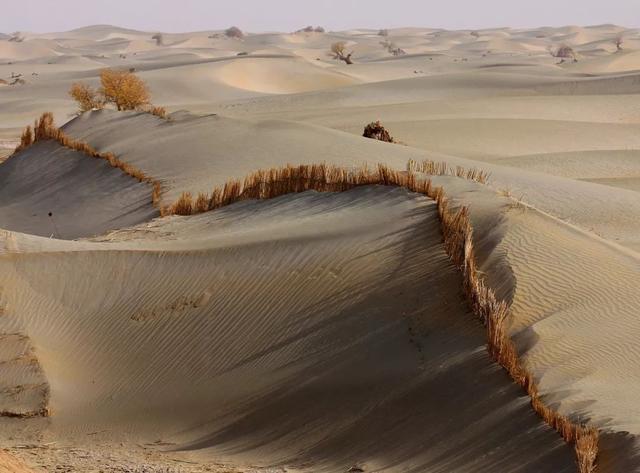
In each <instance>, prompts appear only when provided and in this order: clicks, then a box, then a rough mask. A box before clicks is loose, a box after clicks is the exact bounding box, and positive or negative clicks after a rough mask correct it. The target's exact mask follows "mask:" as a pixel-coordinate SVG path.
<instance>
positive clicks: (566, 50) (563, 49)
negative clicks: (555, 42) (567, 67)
mask: <svg viewBox="0 0 640 473" xmlns="http://www.w3.org/2000/svg"><path fill="white" fill-rule="evenodd" d="M549 52H550V53H551V55H552V56H553V57H557V58H560V59H562V62H564V60H565V59H573V62H578V58H577V57H576V53H575V51H574V50H573V48H572V47H571V46H567V45H566V44H563V45H562V46H560V47H558V49H556V50H555V51H554V50H553V49H552V48H549Z"/></svg>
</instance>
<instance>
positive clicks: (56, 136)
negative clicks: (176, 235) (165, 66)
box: [14, 107, 164, 208]
mask: <svg viewBox="0 0 640 473" xmlns="http://www.w3.org/2000/svg"><path fill="white" fill-rule="evenodd" d="M157 109H158V107H155V108H153V109H152V111H150V112H149V113H151V114H152V115H156V116H158V117H160V118H164V115H161V114H159V113H160V112H156V110H157ZM42 140H55V141H57V142H58V143H59V144H60V145H61V146H64V147H66V148H69V149H72V150H74V151H79V152H81V153H84V154H85V155H87V156H90V157H92V158H98V159H104V160H106V161H108V162H109V164H110V165H111V166H112V167H114V168H117V169H120V170H121V171H122V172H123V173H125V174H127V175H129V176H131V177H133V178H135V179H137V180H138V182H143V183H146V184H151V186H152V187H153V190H152V193H151V202H152V204H153V206H154V207H156V208H158V207H159V206H160V197H161V193H162V184H161V183H160V181H158V180H155V179H152V178H151V177H149V176H147V175H146V174H145V173H144V172H143V171H142V170H140V169H138V168H137V167H135V166H132V165H131V164H128V163H125V162H124V161H122V160H121V159H118V157H116V156H115V155H114V154H113V153H100V152H99V151H96V150H95V149H94V148H93V147H92V146H91V145H89V144H88V143H85V142H83V141H79V140H76V139H74V138H72V137H70V136H69V135H67V134H66V133H65V132H64V131H62V129H61V128H59V127H57V126H56V125H55V122H54V119H53V114H52V113H51V112H45V113H43V114H42V115H41V116H40V118H38V119H37V120H36V121H35V123H34V126H33V131H32V129H31V126H29V125H28V126H27V127H26V128H25V129H24V131H23V133H22V136H21V137H20V144H19V145H18V146H17V147H16V149H15V152H14V153H17V152H19V151H22V150H24V149H26V148H28V147H29V146H31V145H32V144H33V143H36V142H38V141H42Z"/></svg>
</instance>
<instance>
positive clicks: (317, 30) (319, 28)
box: [313, 26, 324, 33]
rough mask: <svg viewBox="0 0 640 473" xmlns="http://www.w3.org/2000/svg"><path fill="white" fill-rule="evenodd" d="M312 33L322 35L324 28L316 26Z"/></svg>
mask: <svg viewBox="0 0 640 473" xmlns="http://www.w3.org/2000/svg"><path fill="white" fill-rule="evenodd" d="M313 31H314V32H316V33H324V28H323V27H322V26H316V28H315V29H314V30H313Z"/></svg>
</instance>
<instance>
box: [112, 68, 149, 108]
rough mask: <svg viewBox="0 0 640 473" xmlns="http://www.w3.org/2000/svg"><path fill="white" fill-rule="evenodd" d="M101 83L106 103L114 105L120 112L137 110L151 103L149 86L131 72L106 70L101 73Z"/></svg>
mask: <svg viewBox="0 0 640 473" xmlns="http://www.w3.org/2000/svg"><path fill="white" fill-rule="evenodd" d="M100 82H101V83H102V87H101V88H100V94H101V95H102V96H103V97H104V101H105V102H107V103H112V104H114V105H115V106H116V108H117V109H118V110H136V109H137V108H139V107H141V106H143V105H146V104H148V103H149V90H148V89H147V85H146V84H145V83H144V81H143V80H142V79H140V78H139V77H138V76H136V75H135V74H133V73H131V72H128V71H123V70H117V69H104V70H103V71H102V72H100Z"/></svg>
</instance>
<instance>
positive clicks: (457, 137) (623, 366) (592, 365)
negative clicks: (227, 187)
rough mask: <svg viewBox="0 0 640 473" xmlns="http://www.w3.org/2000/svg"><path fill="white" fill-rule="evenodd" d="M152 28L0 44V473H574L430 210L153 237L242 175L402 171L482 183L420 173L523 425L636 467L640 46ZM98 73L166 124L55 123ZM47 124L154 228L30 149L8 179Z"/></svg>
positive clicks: (264, 222) (328, 197) (397, 209)
mask: <svg viewBox="0 0 640 473" xmlns="http://www.w3.org/2000/svg"><path fill="white" fill-rule="evenodd" d="M156 33H157V32H141V31H134V30H128V29H123V28H118V27H114V26H106V25H100V26H89V27H86V28H81V29H77V30H73V31H67V32H57V33H47V34H35V33H29V32H21V33H20V34H19V37H20V41H15V40H14V41H11V40H10V39H11V37H10V36H7V37H3V39H0V78H2V79H4V80H5V81H6V84H3V85H0V357H1V358H0V449H2V450H0V472H4V471H17V472H20V471H25V472H26V471H33V472H41V471H60V470H62V471H122V472H129V471H184V472H200V471H218V472H262V473H266V472H284V471H287V472H320V471H323V472H346V471H365V472H369V471H376V472H381V471H385V472H400V471H403V472H540V471H549V472H573V471H578V470H577V467H576V464H575V462H576V460H575V454H574V449H573V445H572V444H571V443H566V442H564V441H563V438H562V437H561V436H560V435H558V433H556V432H555V431H554V430H553V429H552V428H551V427H549V426H548V425H547V424H546V423H545V422H543V421H542V419H540V418H539V417H538V416H537V415H536V413H535V412H534V411H533V410H532V409H531V406H530V401H529V398H528V397H527V395H526V393H525V392H524V391H523V390H522V389H521V388H520V386H518V385H517V384H515V383H514V382H513V380H512V379H511V378H510V377H509V376H508V375H507V374H506V373H505V371H504V370H503V369H502V368H501V367H500V366H499V365H498V364H496V363H495V362H494V360H493V359H492V358H491V356H490V354H489V353H488V352H487V351H486V350H485V345H486V340H485V334H484V330H483V328H482V325H481V324H480V323H478V321H477V320H475V315H474V314H473V313H472V309H471V308H470V307H469V305H468V304H467V301H466V300H465V298H464V294H463V290H462V282H461V281H462V279H461V274H460V271H459V268H456V265H455V264H454V263H453V262H452V261H451V260H450V259H449V257H448V256H447V253H446V251H445V247H444V245H443V242H442V234H441V228H440V223H439V218H438V211H437V208H436V207H437V206H436V204H435V203H434V202H433V201H432V200H430V199H428V198H426V197H425V196H422V195H418V194H416V193H412V192H408V191H407V190H406V189H402V188H391V187H386V186H365V187H360V188H357V189H352V190H348V191H345V192H339V193H333V192H329V193H324V192H323V193H319V192H315V191H308V192H304V193H298V194H290V195H283V196H280V197H277V198H274V199H270V200H264V201H263V200H260V201H255V200H247V201H243V202H238V203H234V204H232V205H229V206H225V207H223V208H220V209H217V210H212V211H209V212H204V213H201V214H198V215H190V216H180V215H164V214H162V212H161V211H162V205H171V204H172V203H174V202H175V201H176V200H177V199H178V198H179V197H180V196H181V195H182V193H184V192H190V193H191V194H192V195H193V196H194V197H195V196H196V195H198V193H209V192H211V190H212V189H213V188H214V187H215V186H222V185H224V183H225V182H227V181H228V180H229V179H238V178H243V177H244V176H246V175H248V174H250V173H252V172H254V171H256V170H258V169H270V168H276V167H281V166H286V165H287V164H294V165H298V164H314V163H321V162H324V163H327V164H330V165H336V166H343V167H346V168H350V167H354V166H361V165H363V164H364V163H367V164H369V165H371V166H375V165H376V164H378V163H383V164H386V165H387V166H389V167H390V168H392V169H396V170H398V171H405V170H406V169H407V163H408V162H409V161H410V160H414V161H417V162H420V161H422V160H432V161H436V162H445V163H447V165H448V166H450V167H452V168H453V167H455V166H463V167H464V168H466V169H471V168H476V169H481V170H482V171H484V172H486V173H488V174H489V175H490V177H489V180H488V182H487V183H480V182H474V181H470V180H467V179H463V178H459V177H455V176H432V177H431V178H432V179H433V183H434V185H438V186H442V187H443V189H444V190H445V192H446V194H447V196H448V197H449V199H450V200H451V203H452V205H453V206H454V207H461V206H467V207H468V208H469V211H470V218H471V224H472V228H473V242H474V246H475V251H476V255H477V260H478V264H479V270H480V273H481V274H482V277H483V278H484V280H485V281H486V284H487V285H488V286H490V287H491V288H492V289H493V291H495V294H496V296H497V297H498V298H499V299H500V300H504V301H506V302H507V303H508V305H509V314H508V319H507V324H508V333H509V335H510V337H511V338H512V339H513V341H514V342H515V344H516V347H517V349H518V353H519V355H520V357H521V360H522V363H523V364H524V366H525V367H526V369H527V370H528V371H529V372H530V373H531V374H532V376H533V378H534V380H535V382H536V384H537V386H538V389H539V391H540V394H541V396H542V398H543V400H544V402H545V403H546V405H548V406H550V407H551V408H553V409H554V410H556V411H557V412H559V413H560V414H561V415H564V416H567V418H569V419H570V420H571V421H572V422H574V423H577V424H585V425H589V426H592V427H594V428H596V429H597V430H598V432H599V436H600V441H599V451H598V460H597V464H598V470H597V471H598V472H601V473H603V472H632V471H640V454H639V452H640V441H639V440H638V435H640V404H639V403H638V399H640V361H638V360H639V359H640V353H638V344H637V340H638V337H640V319H639V318H638V315H640V291H639V290H638V288H640V108H639V107H638V105H639V104H640V102H639V101H638V97H639V96H640V95H639V94H640V31H638V30H632V29H625V28H622V27H617V26H614V25H600V26H590V27H577V26H569V27H563V28H538V29H526V30H524V29H522V30H519V29H518V30H517V29H509V28H502V29H493V30H478V31H468V30H467V31H445V30H439V29H427V28H405V29H391V30H389V31H388V36H381V35H380V34H379V32H378V31H377V30H364V29H363V30H353V31H341V32H326V33H319V32H298V33H260V34H247V35H245V37H244V38H242V39H237V38H229V37H226V36H225V35H224V33H223V32H220V31H206V32H194V33H181V34H169V33H164V34H162V35H161V41H157V40H156V39H154V38H153V36H154V35H156ZM14 37H15V35H14ZM617 37H621V38H622V39H623V43H622V49H621V50H618V48H617V47H616V45H615V41H614V40H615V39H616V38H617ZM337 41H343V42H345V43H346V48H347V50H348V51H349V52H353V61H354V64H352V65H347V64H345V63H344V62H342V61H338V60H335V59H333V58H332V57H330V56H329V54H328V52H329V50H330V47H331V44H332V43H335V42H337ZM384 41H386V42H387V43H393V45H394V47H397V48H401V49H402V51H403V52H404V54H400V55H393V54H392V53H390V49H392V48H391V47H388V44H387V45H382V44H381V42H384ZM561 45H569V46H571V48H573V50H574V51H575V59H576V61H574V60H573V58H570V59H564V60H562V59H561V58H558V57H553V56H552V54H550V52H549V51H550V50H551V51H554V50H556V49H557V48H559V47H560V46H561ZM104 68H125V69H130V70H133V71H135V73H136V74H137V75H138V76H139V77H140V78H142V79H144V80H145V81H146V83H147V84H148V86H149V88H150V91H151V95H152V98H153V102H154V104H158V105H161V106H163V107H165V108H166V109H167V110H168V112H170V113H169V116H168V117H167V118H160V117H157V116H154V115H151V114H149V113H145V112H141V111H116V110H113V109H105V110H95V111H89V112H85V113H84V114H81V115H78V114H77V106H76V104H75V102H74V101H73V100H72V99H71V98H70V97H69V95H68V90H69V88H70V86H71V84H72V83H74V82H77V81H87V82H89V83H91V84H92V85H97V84H98V76H99V72H100V70H102V69H104ZM16 78H20V79H22V81H23V82H24V83H21V82H18V83H15V84H14V85H10V84H11V83H12V82H13V81H15V79H16ZM46 111H49V112H52V113H53V114H54V116H55V119H56V123H57V124H58V125H59V126H61V127H62V130H63V132H64V133H65V134H66V135H67V136H69V137H72V138H73V139H75V140H79V141H82V142H84V143H87V144H88V145H90V146H91V147H92V148H93V149H95V150H97V152H99V153H112V154H113V155H115V156H117V157H118V158H119V159H121V160H122V161H124V162H126V163H128V164H130V165H132V166H134V167H135V168H136V169H139V170H141V171H142V172H144V174H145V175H146V176H149V177H150V178H151V179H153V180H154V181H157V182H159V183H161V185H162V195H161V202H160V206H158V205H155V206H154V203H153V202H152V200H151V186H149V184H148V183H147V182H138V181H137V180H136V179H133V178H132V177H131V176H129V175H127V174H125V173H123V172H122V171H121V170H120V169H117V168H114V167H112V166H110V165H109V163H108V162H107V161H105V160H101V159H96V158H91V157H89V156H87V155H86V154H84V153H82V152H78V151H74V150H71V149H69V148H68V147H65V146H61V145H60V144H59V143H58V142H56V141H54V140H43V141H39V142H36V143H35V144H33V145H32V146H30V147H28V148H26V149H24V150H22V151H20V152H17V153H15V154H13V155H12V152H13V149H14V148H15V146H16V145H17V143H18V142H19V140H20V134H21V132H22V130H23V128H24V127H25V125H27V124H32V123H33V121H34V119H36V118H37V117H38V116H40V115H41V114H42V113H43V112H46ZM375 120H381V122H382V123H383V124H384V126H385V127H386V128H387V129H388V130H389V131H390V132H391V134H392V135H393V136H394V138H395V139H396V141H397V142H398V143H383V142H380V141H377V140H371V139H367V138H364V137H363V136H362V130H363V127H364V126H365V125H366V124H367V123H369V122H372V121H375ZM425 178H426V177H425ZM161 214H162V215H161ZM56 468H58V470H56Z"/></svg>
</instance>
